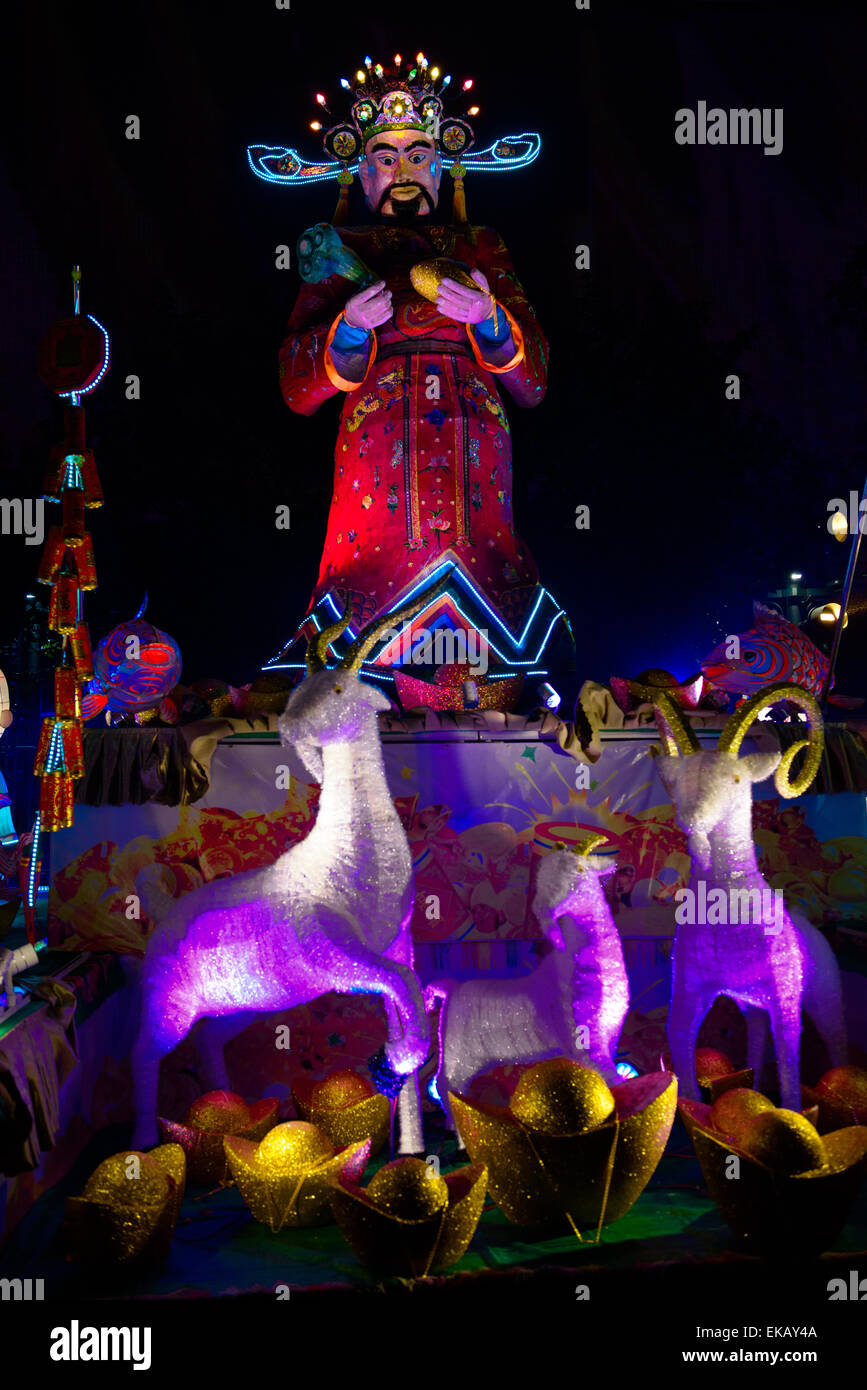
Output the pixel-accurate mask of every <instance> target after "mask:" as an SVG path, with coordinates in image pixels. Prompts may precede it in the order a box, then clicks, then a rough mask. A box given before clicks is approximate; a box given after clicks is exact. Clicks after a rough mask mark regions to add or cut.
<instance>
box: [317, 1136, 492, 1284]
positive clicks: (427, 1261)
mask: <svg viewBox="0 0 867 1390" xmlns="http://www.w3.org/2000/svg"><path fill="white" fill-rule="evenodd" d="M487 1179H488V1172H487V1169H486V1167H485V1165H484V1164H473V1165H470V1166H468V1167H466V1168H459V1169H457V1170H456V1171H455V1172H454V1173H446V1174H444V1175H443V1176H442V1177H440V1176H439V1175H438V1174H435V1173H434V1172H433V1170H432V1169H431V1168H430V1167H429V1166H428V1165H427V1164H426V1163H424V1162H423V1161H422V1160H421V1159H419V1158H398V1159H395V1161H394V1162H393V1163H388V1164H386V1166H385V1167H384V1168H381V1169H380V1170H379V1172H378V1173H377V1174H376V1175H375V1176H374V1177H373V1178H372V1179H371V1181H370V1183H369V1184H368V1186H367V1188H366V1189H365V1188H362V1187H359V1186H358V1185H357V1183H347V1182H345V1181H341V1182H340V1183H336V1184H335V1187H334V1191H333V1193H332V1203H331V1204H332V1209H333V1211H334V1215H335V1218H336V1220H337V1224H338V1226H339V1227H340V1229H341V1231H342V1232H343V1235H344V1236H345V1238H346V1240H347V1241H348V1243H349V1244H350V1245H351V1246H352V1249H353V1250H354V1251H355V1254H356V1255H357V1256H358V1258H359V1260H360V1261H361V1263H362V1264H363V1265H366V1266H367V1267H368V1268H369V1269H372V1270H376V1271H377V1272H379V1273H382V1274H393V1275H398V1276H402V1277H404V1278H420V1277H425V1276H426V1275H428V1274H429V1273H430V1272H431V1270H434V1269H446V1268H448V1266H450V1265H453V1264H457V1262H458V1260H459V1259H461V1257H462V1256H463V1255H464V1254H465V1253H466V1250H467V1247H468V1245H469V1243H470V1241H471V1240H472V1238H473V1235H474V1234H475V1230H476V1227H477V1226H478V1224H479V1217H480V1216H481V1214H482V1207H483V1206H484V1203H485V1190H486V1185H487Z"/></svg>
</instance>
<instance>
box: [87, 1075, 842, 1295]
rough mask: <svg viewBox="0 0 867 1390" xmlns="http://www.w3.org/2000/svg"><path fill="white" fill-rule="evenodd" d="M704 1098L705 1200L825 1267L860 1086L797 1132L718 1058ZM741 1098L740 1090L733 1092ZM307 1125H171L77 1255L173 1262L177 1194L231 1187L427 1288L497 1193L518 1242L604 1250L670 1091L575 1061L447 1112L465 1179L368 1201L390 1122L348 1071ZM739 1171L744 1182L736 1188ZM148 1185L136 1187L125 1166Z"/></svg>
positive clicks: (270, 1215)
mask: <svg viewBox="0 0 867 1390" xmlns="http://www.w3.org/2000/svg"><path fill="white" fill-rule="evenodd" d="M696 1060H697V1065H698V1074H699V1078H700V1082H701V1085H702V1094H703V1095H705V1096H706V1097H707V1100H708V1101H709V1102H711V1103H699V1102H689V1101H681V1102H680V1112H681V1115H682V1118H683V1120H684V1123H685V1125H686V1128H687V1130H688V1132H689V1134H690V1136H691V1138H692V1140H693V1144H694V1146H695V1150H696V1154H697V1156H698V1159H699V1162H700V1164H701V1167H702V1171H703V1173H704V1177H705V1181H706V1182H707V1185H708V1189H709V1191H710V1193H711V1195H712V1196H713V1198H714V1199H715V1201H716V1202H717V1204H718V1205H719V1207H720V1210H721V1212H722V1214H723V1216H724V1218H725V1219H726V1221H727V1222H728V1224H729V1225H730V1227H731V1228H732V1230H733V1232H734V1233H735V1234H736V1236H738V1237H740V1238H746V1239H747V1240H748V1241H749V1242H750V1243H751V1245H752V1246H753V1248H757V1249H758V1250H760V1251H762V1252H766V1253H774V1254H779V1253H780V1252H781V1251H785V1250H788V1249H797V1250H798V1251H800V1252H801V1253H803V1252H804V1251H806V1250H809V1251H813V1252H818V1251H820V1250H823V1249H825V1248H827V1246H828V1244H830V1243H831V1242H832V1241H833V1239H834V1237H835V1236H836V1234H837V1232H838V1231H839V1229H840V1228H841V1226H842V1225H843V1223H844V1221H845V1219H846V1215H847V1213H848V1211H849V1209H850V1207H851V1205H852V1203H853V1202H854V1200H855V1197H856V1195H857V1190H858V1186H859V1183H860V1180H861V1179H862V1178H863V1176H864V1172H865V1169H867V1073H865V1072H863V1071H859V1069H858V1068H855V1067H840V1068H836V1069H835V1070H834V1071H832V1072H829V1073H828V1074H827V1075H826V1076H825V1077H823V1078H822V1081H821V1082H820V1083H819V1085H818V1086H817V1087H816V1089H815V1091H812V1092H806V1093H805V1100H806V1101H807V1103H808V1109H807V1111H806V1112H805V1113H804V1114H799V1113H796V1112H793V1111H788V1110H780V1109H777V1108H776V1107H775V1106H774V1105H773V1103H772V1102H771V1101H770V1100H768V1099H767V1097H765V1096H763V1095H760V1094H759V1093H758V1092H756V1091H754V1090H751V1089H750V1088H749V1086H745V1085H742V1084H737V1083H740V1082H743V1081H744V1079H745V1076H744V1074H743V1073H737V1072H735V1071H734V1070H733V1069H732V1067H731V1065H730V1064H729V1063H728V1061H727V1059H726V1058H725V1057H723V1056H722V1054H718V1053H711V1052H705V1053H699V1054H698V1056H697V1059H696ZM733 1083H735V1084H733ZM293 1096H294V1101H295V1107H296V1111H297V1113H298V1114H299V1115H300V1116H301V1117H302V1118H301V1119H298V1120H292V1121H288V1122H282V1123H281V1122H280V1121H279V1120H278V1116H277V1101H276V1100H262V1101H258V1102H256V1103H255V1104H253V1105H247V1104H246V1102H245V1101H243V1100H242V1099H241V1097H239V1096H236V1095H233V1094H231V1093H230V1092H227V1091H213V1092H211V1093H209V1094H208V1095H206V1096H202V1097H201V1098H200V1099H199V1100H197V1101H196V1102H195V1104H194V1105H193V1106H192V1107H191V1109H190V1111H189V1113H188V1114H187V1117H186V1119H185V1121H184V1123H183V1124H176V1123H173V1122H171V1121H167V1120H162V1119H161V1120H160V1130H161V1137H162V1138H163V1139H164V1140H165V1141H166V1142H164V1143H162V1144H161V1145H160V1146H159V1147H158V1148H156V1149H154V1150H152V1151H151V1153H149V1154H129V1153H125V1154H124V1153H121V1154H115V1155H114V1156H113V1157H112V1158H110V1159H108V1160H106V1161H105V1162H104V1163H102V1164H100V1166H99V1168H98V1169H97V1170H96V1172H95V1173H94V1174H93V1175H92V1177H91V1178H90V1180H89V1182H88V1184H87V1186H86V1187H85V1189H84V1192H83V1194H82V1196H81V1197H79V1198H74V1199H70V1200H69V1203H68V1211H67V1215H68V1227H69V1231H70V1234H71V1235H72V1237H73V1242H72V1244H73V1247H74V1248H75V1249H76V1251H77V1253H78V1254H79V1255H80V1256H81V1257H83V1258H89V1259H91V1260H101V1261H103V1262H105V1261H112V1262H113V1263H115V1264H120V1265H127V1266H129V1265H136V1266H138V1265H139V1264H141V1263H148V1264H151V1263H153V1262H154V1261H159V1260H162V1259H164V1258H165V1256H166V1254H167V1252H168V1244H169V1241H170V1239H171V1232H172V1229H173V1227H174V1224H175V1221H176V1220H177V1216H178V1210H179V1207H180V1200H181V1196H182V1195H183V1190H184V1182H185V1178H186V1176H187V1175H189V1177H190V1178H191V1180H193V1181H196V1182H199V1183H203V1184H211V1183H217V1184H219V1185H228V1184H230V1183H234V1184H235V1185H236V1186H237V1188H238V1191H239V1192H240V1194H241V1196H242V1198H243V1200H244V1202H245V1204H246V1206H247V1207H248V1209H249V1211H250V1213H251V1214H252V1216H253V1217H254V1218H255V1219H256V1220H257V1221H259V1222H262V1223H263V1224H264V1225H266V1226H268V1227H269V1229H270V1230H271V1231H273V1232H277V1231H280V1230H281V1229H283V1228H284V1227H301V1226H305V1227H308V1226H319V1225H324V1224H326V1223H327V1222H329V1221H331V1220H335V1221H336V1222H337V1224H338V1226H339V1228H340V1230H341V1231H342V1233H343V1235H344V1237H345V1238H346V1240H347V1242H348V1243H349V1245H350V1246H351V1247H352V1249H353V1251H354V1252H355V1254H356V1255H357V1256H358V1258H359V1260H360V1261H361V1262H362V1263H363V1264H364V1265H366V1266H367V1267H368V1268H370V1269H371V1270H374V1271H376V1272H377V1273H379V1274H390V1275H397V1276H402V1277H424V1276H426V1275H428V1274H429V1273H431V1272H434V1271H436V1270H442V1269H447V1268H448V1267H450V1266H451V1265H454V1264H455V1263H456V1262H457V1261H458V1260H460V1259H461V1257H462V1256H463V1255H464V1254H465V1252H466V1250H467V1248H468V1246H469V1244H470V1241H471V1240H472V1238H473V1235H474V1233H475V1231H476V1227H477V1225H478V1223H479V1219H480V1217H481V1214H482V1209H483V1206H484V1202H485V1196H486V1193H488V1194H490V1197H491V1198H492V1199H493V1202H494V1203H496V1204H497V1205H499V1207H500V1208H501V1210H502V1211H503V1213H504V1214H505V1216H506V1217H507V1218H508V1219H509V1220H510V1221H511V1222H513V1223H515V1224H516V1225H519V1226H531V1227H534V1228H535V1229H536V1230H538V1231H540V1232H541V1231H543V1230H544V1231H547V1232H549V1233H552V1234H559V1233H563V1232H565V1231H568V1230H571V1232H572V1233H573V1235H574V1236H575V1237H576V1238H577V1239H578V1240H579V1241H582V1242H584V1241H586V1242H590V1243H595V1242H596V1241H598V1240H599V1238H600V1235H601V1230H602V1227H603V1226H604V1225H608V1224H609V1223H610V1222H613V1221H616V1220H618V1219H619V1218H620V1217H622V1216H623V1215H624V1214H625V1213H626V1212H627V1211H628V1210H629V1209H630V1207H631V1206H632V1205H633V1204H634V1203H635V1201H636V1200H637V1199H638V1197H639V1196H640V1195H641V1193H642V1192H643V1191H644V1188H645V1187H646V1185H647V1183H648V1182H649V1180H650V1178H651V1177H652V1175H653V1173H654V1171H655V1169H656V1166H657V1164H658V1162H659V1160H660V1158H661V1157H662V1153H663V1150H664V1148H665V1145H666V1142H667V1140H668V1136H669V1133H670V1131H671V1126H672V1123H673V1120H674V1116H675V1110H676V1107H677V1080H676V1078H675V1077H674V1075H672V1073H670V1072H666V1071H660V1072H655V1073H651V1074H649V1075H647V1076H641V1077H635V1078H633V1079H631V1080H628V1081H624V1082H622V1083H620V1084H619V1085H616V1086H613V1087H611V1088H609V1087H608V1086H607V1085H606V1083H605V1082H604V1080H603V1079H602V1077H601V1076H599V1075H598V1073H596V1072H595V1071H592V1070H590V1069H588V1068H585V1067H582V1066H579V1065H578V1063H576V1062H574V1061H572V1060H571V1059H568V1058H565V1057H556V1058H553V1059H550V1060H549V1061H545V1062H540V1063H537V1064H535V1065H532V1066H527V1067H524V1068H520V1069H519V1070H518V1073H517V1082H516V1084H515V1086H514V1090H513V1091H512V1094H511V1096H510V1099H509V1103H508V1104H507V1105H501V1106H496V1105H490V1104H481V1103H478V1102H471V1101H470V1100H469V1099H468V1098H466V1097H461V1096H456V1095H452V1096H451V1097H450V1099H451V1103H452V1108H453V1112H454V1116H455V1121H456V1124H457V1127H458V1130H459V1133H460V1136H461V1139H462V1140H463V1142H464V1144H465V1146H466V1149H467V1153H468V1155H469V1158H470V1160H471V1161H470V1163H469V1164H468V1165H466V1166H464V1167H461V1168H457V1169H456V1170H454V1171H452V1172H449V1173H445V1174H442V1175H441V1174H440V1172H439V1167H438V1164H432V1163H431V1162H430V1161H424V1160H422V1159H420V1158H398V1159H396V1160H394V1161H392V1162H390V1163H386V1164H385V1165H384V1166H382V1167H380V1168H379V1169H378V1170H377V1172H376V1173H375V1174H374V1176H373V1177H372V1178H371V1179H370V1181H369V1182H368V1184H367V1186H366V1187H364V1186H362V1177H363V1174H364V1171H365V1168H366V1167H367V1164H368V1161H369V1160H370V1158H371V1157H372V1156H373V1155H374V1154H376V1153H378V1152H379V1151H380V1150H381V1149H382V1147H383V1146H384V1145H385V1144H386V1142H387V1140H388V1135H389V1129H390V1122H391V1111H390V1104H389V1101H388V1100H387V1099H386V1097H385V1096H382V1095H380V1094H378V1093H377V1092H376V1091H375V1090H374V1089H373V1086H372V1085H371V1083H370V1082H369V1081H368V1080H367V1078H366V1077H363V1076H360V1075H358V1074H357V1073H355V1072H351V1071H341V1072H338V1073H336V1074H335V1075H332V1076H330V1077H328V1078H327V1079H326V1080H325V1081H321V1082H312V1081H306V1082H301V1083H298V1084H297V1085H296V1086H295V1088H294V1090H293ZM732 1156H735V1157H736V1158H737V1159H738V1160H739V1162H740V1165H741V1168H740V1176H741V1181H740V1182H730V1181H728V1179H727V1172H728V1170H727V1163H729V1161H730V1159H731V1158H732ZM131 1160H135V1162H136V1163H137V1164H138V1167H137V1168H136V1169H135V1174H134V1175H137V1176H138V1181H137V1182H131V1181H130V1176H131V1173H130V1161H131Z"/></svg>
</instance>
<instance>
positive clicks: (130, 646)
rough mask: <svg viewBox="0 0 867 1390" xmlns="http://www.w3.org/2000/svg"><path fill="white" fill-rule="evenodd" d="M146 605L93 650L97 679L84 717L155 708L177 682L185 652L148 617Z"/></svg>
mask: <svg viewBox="0 0 867 1390" xmlns="http://www.w3.org/2000/svg"><path fill="white" fill-rule="evenodd" d="M143 612H144V605H142V607H141V608H140V609H139V611H138V613H137V614H136V616H135V617H134V618H133V619H131V620H130V621H129V622H126V623H120V624H119V625H118V626H117V627H116V628H115V629H114V631H113V632H110V633H109V634H108V636H107V637H103V639H102V641H101V642H100V643H99V645H98V646H97V648H96V651H95V652H94V654H93V671H94V680H93V682H92V685H91V689H90V691H89V692H88V694H87V695H85V696H84V698H83V700H82V702H81V704H82V716H83V718H84V719H92V718H93V716H94V715H95V714H99V713H100V712H101V711H102V710H104V709H105V710H109V711H111V712H112V713H114V714H138V713H140V712H141V711H142V710H147V709H153V708H155V707H156V706H157V705H159V704H160V702H161V701H162V700H163V699H164V697H165V696H166V695H168V693H169V691H170V690H171V689H172V688H173V687H174V686H176V685H177V683H178V681H179V679H180V675H181V652H180V648H179V647H178V644H177V642H176V641H175V640H174V638H173V637H169V635H168V633H167V632H161V631H160V629H159V628H158V627H154V626H153V624H152V623H149V622H147V621H146V620H145V619H144V618H143V617H142V613H143Z"/></svg>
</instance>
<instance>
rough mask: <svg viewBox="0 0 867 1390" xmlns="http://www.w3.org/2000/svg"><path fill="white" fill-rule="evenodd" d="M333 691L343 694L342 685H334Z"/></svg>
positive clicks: (336, 693)
mask: <svg viewBox="0 0 867 1390" xmlns="http://www.w3.org/2000/svg"><path fill="white" fill-rule="evenodd" d="M334 693H335V695H342V694H343V686H342V685H335V687H334Z"/></svg>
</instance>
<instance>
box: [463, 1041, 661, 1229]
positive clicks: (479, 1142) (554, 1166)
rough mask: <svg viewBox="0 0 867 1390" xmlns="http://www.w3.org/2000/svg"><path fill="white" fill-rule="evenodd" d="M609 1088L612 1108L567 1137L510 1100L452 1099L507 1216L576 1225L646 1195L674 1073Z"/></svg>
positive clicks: (607, 1218)
mask: <svg viewBox="0 0 867 1390" xmlns="http://www.w3.org/2000/svg"><path fill="white" fill-rule="evenodd" d="M554 1060H558V1061H559V1060H560V1059H554ZM541 1065H543V1066H544V1063H542V1064H541ZM571 1065H572V1066H575V1067H577V1066H578V1063H577V1062H575V1063H572V1064H571ZM611 1095H612V1097H613V1099H614V1112H613V1114H612V1115H610V1117H609V1118H608V1119H607V1120H606V1121H605V1122H604V1123H603V1124H600V1125H598V1126H597V1127H596V1128H595V1129H589V1130H585V1131H584V1132H583V1133H581V1132H577V1133H574V1134H571V1135H567V1136H556V1135H550V1134H544V1133H542V1132H541V1131H539V1130H535V1131H534V1130H530V1129H528V1128H527V1127H526V1126H524V1125H522V1124H521V1123H520V1122H519V1120H517V1119H516V1118H515V1116H514V1115H513V1114H512V1111H511V1109H510V1108H508V1107H506V1106H494V1105H483V1104H480V1103H470V1102H469V1101H468V1100H466V1099H464V1098H463V1097H461V1096H456V1095H454V1094H451V1093H450V1096H449V1099H450V1100H451V1105H452V1111H453V1114H454V1117H455V1123H456V1124H457V1127H458V1131H459V1133H460V1136H461V1139H462V1140H463V1142H464V1144H465V1145H466V1149H467V1152H468V1154H469V1155H470V1157H471V1158H472V1159H473V1161H474V1162H480V1163H485V1164H486V1165H487V1167H488V1170H489V1177H488V1191H489V1192H490V1194H491V1196H492V1197H493V1199H494V1201H495V1202H497V1203H499V1205H500V1207H502V1209H503V1212H504V1213H505V1215H506V1216H507V1217H508V1219H509V1220H510V1221H512V1222H514V1223H515V1225H517V1226H547V1227H549V1228H554V1229H560V1230H562V1228H563V1226H564V1225H566V1224H568V1225H570V1226H571V1227H572V1229H573V1230H576V1231H577V1230H579V1229H580V1228H582V1227H584V1228H594V1229H595V1228H597V1227H600V1226H602V1225H608V1224H609V1222H611V1221H617V1220H618V1219H619V1218H620V1217H621V1216H623V1215H624V1214H625V1213H626V1212H627V1211H628V1210H629V1208H630V1207H631V1206H632V1205H633V1203H634V1202H636V1201H637V1200H638V1198H639V1197H640V1196H641V1193H642V1192H643V1191H644V1189H645V1187H646V1186H647V1184H648V1182H649V1181H650V1179H651V1177H652V1176H653V1173H654V1171H655V1169H656V1166H657V1164H658V1163H659V1160H660V1158H661V1157H662V1152H663V1150H664V1148H665V1145H666V1142H667V1140H668V1136H669V1134H670V1132H671V1126H672V1123H673V1121H674V1112H675V1106H676V1103H677V1078H676V1077H675V1076H674V1075H673V1073H671V1072H663V1071H660V1072H652V1073H650V1074H649V1075H647V1076H637V1077H634V1078H633V1079H632V1080H630V1081H624V1082H622V1083H621V1084H620V1085H617V1086H612V1087H611Z"/></svg>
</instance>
